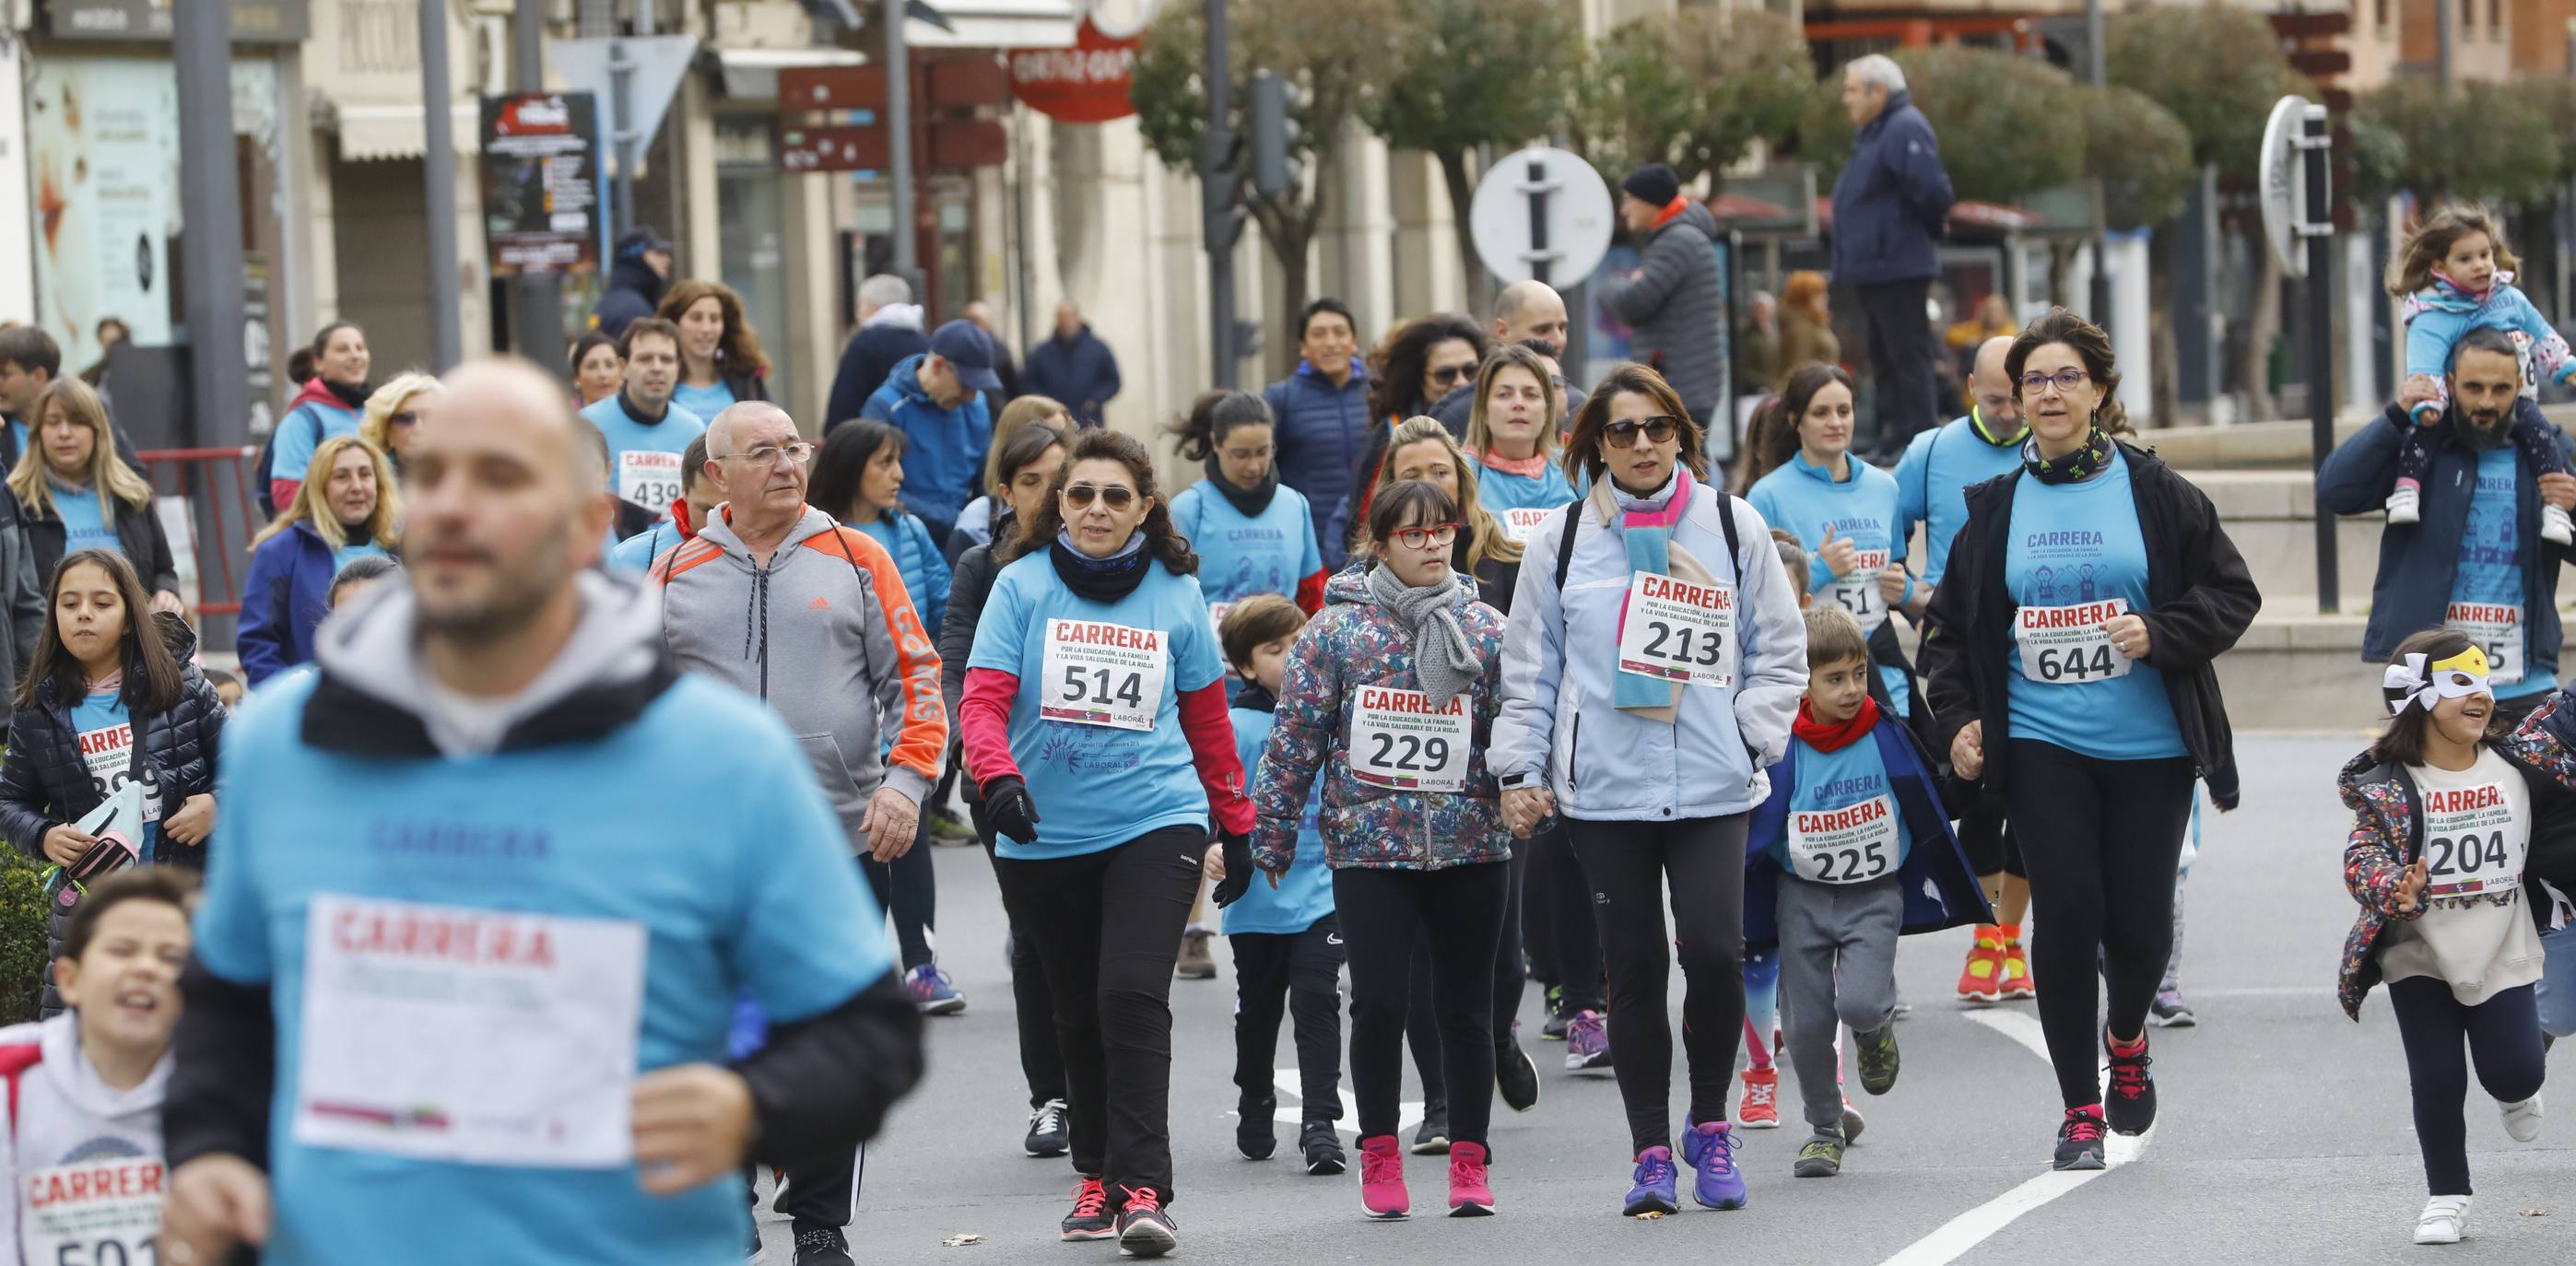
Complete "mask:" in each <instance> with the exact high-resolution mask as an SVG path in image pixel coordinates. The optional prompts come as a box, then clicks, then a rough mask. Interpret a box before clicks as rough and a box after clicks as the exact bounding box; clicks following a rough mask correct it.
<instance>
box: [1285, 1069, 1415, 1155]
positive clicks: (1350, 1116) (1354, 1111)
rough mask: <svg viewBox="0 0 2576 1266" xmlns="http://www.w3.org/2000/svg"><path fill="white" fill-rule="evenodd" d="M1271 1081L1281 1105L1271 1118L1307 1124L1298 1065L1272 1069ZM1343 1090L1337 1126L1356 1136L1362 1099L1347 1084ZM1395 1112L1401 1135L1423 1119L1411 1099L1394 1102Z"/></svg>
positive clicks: (1398, 1130) (1290, 1122) (1397, 1131)
mask: <svg viewBox="0 0 2576 1266" xmlns="http://www.w3.org/2000/svg"><path fill="white" fill-rule="evenodd" d="M1270 1084H1271V1085H1272V1086H1274V1087H1276V1088H1277V1089H1278V1091H1279V1094H1278V1100H1279V1107H1278V1109H1277V1110H1276V1111H1274V1112H1272V1113H1271V1114H1270V1115H1271V1117H1272V1118H1273V1119H1274V1120H1277V1121H1281V1122H1284V1123H1286V1124H1288V1125H1303V1124H1305V1121H1306V1112H1305V1107H1304V1104H1305V1100H1304V1099H1303V1098H1301V1097H1300V1094H1299V1092H1300V1091H1301V1090H1302V1089H1303V1088H1304V1085H1305V1083H1304V1081H1303V1079H1302V1078H1300V1077H1299V1076H1298V1074H1297V1070H1296V1068H1295V1067H1293V1066H1292V1067H1288V1068H1274V1069H1272V1070H1270ZM1341 1090H1342V1119H1341V1120H1339V1121H1337V1122H1335V1123H1334V1126H1335V1128H1336V1129H1338V1130H1340V1131H1341V1132H1342V1133H1344V1134H1349V1135H1351V1136H1353V1137H1357V1136H1358V1132H1359V1124H1358V1123H1359V1119H1360V1101H1359V1100H1358V1099H1357V1098H1355V1097H1353V1096H1352V1094H1351V1088H1350V1087H1348V1086H1344V1087H1342V1088H1341ZM1290 1100H1296V1102H1294V1103H1291V1102H1290ZM1395 1113H1396V1115H1395V1132H1396V1133H1398V1134H1402V1133H1404V1132H1405V1131H1406V1130H1408V1129H1411V1128H1413V1127H1414V1126H1416V1125H1419V1124H1421V1122H1422V1105H1421V1104H1420V1103H1416V1102H1410V1101H1408V1102H1405V1103H1399V1104H1397V1105H1395ZM1406 1146H1408V1147H1410V1146H1412V1144H1411V1143H1407V1144H1406Z"/></svg>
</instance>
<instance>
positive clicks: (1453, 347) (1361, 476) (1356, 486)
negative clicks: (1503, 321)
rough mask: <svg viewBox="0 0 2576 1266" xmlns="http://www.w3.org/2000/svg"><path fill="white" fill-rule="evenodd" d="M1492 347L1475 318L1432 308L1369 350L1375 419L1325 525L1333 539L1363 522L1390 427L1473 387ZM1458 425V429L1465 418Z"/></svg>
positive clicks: (1345, 537) (1345, 538)
mask: <svg viewBox="0 0 2576 1266" xmlns="http://www.w3.org/2000/svg"><path fill="white" fill-rule="evenodd" d="M1492 346H1493V340H1492V339H1491V338H1490V337H1488V336H1487V335H1486V333H1485V331H1484V329H1483V328H1482V327H1480V326H1478V325H1477V324H1476V323H1475V322H1473V321H1470V320H1468V319H1467V318H1465V317H1463V316H1460V315H1458V314H1457V313H1455V312H1435V313H1432V314H1431V315H1429V316H1426V317H1417V318H1415V319H1414V320H1411V321H1408V322H1406V323H1404V324H1403V325H1399V326H1397V327H1396V328H1395V329H1394V330H1392V331H1390V332H1389V333H1388V334H1387V336H1386V340H1385V341H1384V342H1381V343H1379V344H1378V345H1377V348H1376V350H1374V351H1372V352H1370V353H1369V356H1368V372H1369V388H1368V391H1369V411H1370V416H1371V417H1373V418H1374V419H1376V420H1375V422H1374V423H1373V424H1372V425H1371V426H1370V427H1369V441H1368V447H1367V448H1365V449H1363V450H1361V452H1360V460H1359V464H1358V465H1356V466H1353V467H1351V484H1350V486H1351V490H1352V491H1351V495H1350V496H1349V497H1348V498H1347V499H1345V500H1344V502H1343V504H1342V506H1341V508H1340V509H1339V510H1337V511H1336V512H1335V513H1334V515H1333V520H1332V523H1331V525H1330V526H1329V527H1328V528H1327V531H1328V533H1329V535H1330V536H1331V538H1332V539H1333V540H1335V541H1339V542H1342V543H1343V546H1344V547H1345V548H1348V547H1349V546H1351V545H1352V544H1354V542H1352V541H1351V537H1352V535H1353V534H1354V531H1355V529H1357V528H1359V527H1360V526H1362V525H1364V524H1366V523H1367V522H1368V509H1367V507H1366V506H1364V505H1362V504H1361V502H1363V501H1364V500H1365V499H1366V490H1367V489H1368V488H1370V487H1372V486H1374V485H1375V484H1376V483H1377V482H1378V478H1377V473H1378V465H1379V463H1381V462H1383V461H1384V460H1385V459H1386V445H1387V439H1388V437H1389V436H1391V435H1392V434H1394V431H1395V428H1397V427H1398V426H1401V425H1403V424H1404V420H1405V419H1406V418H1413V417H1422V416H1426V415H1429V414H1432V413H1434V412H1435V411H1436V410H1438V408H1439V406H1440V402H1441V401H1442V400H1444V399H1446V398H1447V397H1448V396H1449V394H1450V393H1451V392H1454V391H1458V390H1460V389H1462V388H1465V389H1472V388H1474V387H1475V385H1476V367H1477V366H1478V365H1481V364H1483V363H1484V360H1485V353H1486V352H1488V351H1490V350H1492ZM1459 425H1460V427H1461V428H1462V429H1463V427H1464V426H1465V423H1464V422H1463V421H1462V422H1461V423H1460V424H1459ZM1450 434H1452V435H1457V434H1460V431H1451V432H1450Z"/></svg>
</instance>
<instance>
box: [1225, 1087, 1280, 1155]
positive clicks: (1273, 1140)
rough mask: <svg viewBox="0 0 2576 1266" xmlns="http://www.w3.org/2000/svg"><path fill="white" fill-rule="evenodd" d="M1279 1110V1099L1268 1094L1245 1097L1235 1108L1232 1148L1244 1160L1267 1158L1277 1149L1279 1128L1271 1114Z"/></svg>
mask: <svg viewBox="0 0 2576 1266" xmlns="http://www.w3.org/2000/svg"><path fill="white" fill-rule="evenodd" d="M1278 1110H1279V1101H1278V1100H1277V1099H1275V1098H1272V1097H1270V1096H1268V1095H1264V1096H1262V1097H1261V1098H1259V1099H1246V1100H1244V1101H1243V1104H1242V1106H1241V1107H1240V1108H1238V1109H1237V1110H1236V1120H1235V1123H1234V1150H1236V1151H1238V1152H1241V1153H1243V1159H1245V1160H1268V1159H1270V1154H1271V1153H1272V1152H1275V1151H1278V1150H1279V1130H1278V1128H1277V1126H1276V1125H1275V1124H1274V1123H1273V1122H1272V1121H1271V1119H1270V1117H1271V1114H1272V1113H1274V1112H1277V1111H1278Z"/></svg>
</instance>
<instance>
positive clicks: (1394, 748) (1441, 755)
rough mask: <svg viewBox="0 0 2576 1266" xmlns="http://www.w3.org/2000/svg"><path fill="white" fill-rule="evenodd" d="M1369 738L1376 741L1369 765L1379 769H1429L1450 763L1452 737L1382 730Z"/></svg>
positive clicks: (1423, 770) (1426, 770) (1418, 770)
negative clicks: (1425, 735)
mask: <svg viewBox="0 0 2576 1266" xmlns="http://www.w3.org/2000/svg"><path fill="white" fill-rule="evenodd" d="M1369 738H1370V739H1371V740H1372V741H1374V743H1375V744H1376V746H1375V749H1374V750H1372V751H1371V752H1370V753H1369V765H1370V766H1371V767H1372V768H1376V769H1401V770H1406V771H1411V772H1428V771H1433V770H1438V769H1442V768H1445V767H1446V766H1447V765H1448V764H1449V740H1447V739H1445V738H1441V737H1439V736H1437V735H1434V736H1432V737H1429V738H1424V737H1422V736H1420V735H1416V734H1389V733H1387V732H1386V731H1384V730H1379V731H1377V732H1375V733H1373V734H1371V735H1369Z"/></svg>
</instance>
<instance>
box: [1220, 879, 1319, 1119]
mask: <svg viewBox="0 0 2576 1266" xmlns="http://www.w3.org/2000/svg"><path fill="white" fill-rule="evenodd" d="M1225 940H1226V944H1228V945H1230V946H1232V947H1233V949H1234V991H1235V992H1234V1084H1235V1086H1236V1087H1237V1088H1239V1089H1240V1090H1242V1092H1243V1106H1244V1109H1245V1110H1246V1111H1251V1110H1255V1109H1260V1108H1263V1107H1264V1106H1265V1105H1270V1104H1275V1103H1277V1102H1278V1100H1277V1098H1276V1095H1275V1091H1274V1089H1273V1087H1272V1084H1271V1078H1272V1076H1273V1075H1274V1074H1273V1073H1272V1071H1271V1070H1272V1069H1274V1068H1276V1067H1278V1064H1277V1060H1278V1056H1279V1019H1280V1016H1281V1015H1282V1013H1285V1014H1286V1015H1287V1016H1288V1018H1289V1019H1290V1020H1291V1021H1292V1022H1293V1023H1294V1025H1295V1027H1296V1033H1297V1086H1298V1095H1297V1097H1298V1098H1299V1099H1302V1100H1304V1113H1305V1115H1304V1116H1303V1117H1302V1118H1301V1119H1302V1120H1305V1121H1339V1120H1341V1119H1342V936H1341V923H1340V921H1339V920H1338V919H1337V918H1336V917H1335V916H1333V915H1329V914H1328V915H1325V916H1324V917H1323V918H1320V919H1317V920H1315V922H1314V923H1313V924H1312V925H1311V926H1309V927H1308V928H1307V929H1306V930H1305V931H1303V932H1277V933H1274V932H1237V933H1234V934H1232V935H1230V936H1228V937H1226V938H1225ZM1264 1115H1267V1113H1266V1112H1265V1114H1264Z"/></svg>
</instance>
